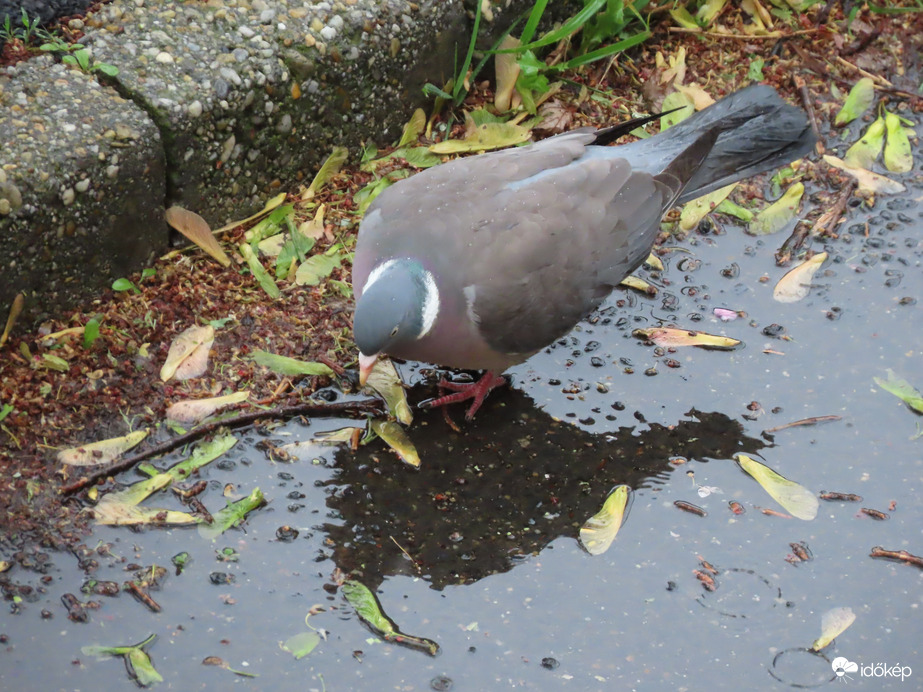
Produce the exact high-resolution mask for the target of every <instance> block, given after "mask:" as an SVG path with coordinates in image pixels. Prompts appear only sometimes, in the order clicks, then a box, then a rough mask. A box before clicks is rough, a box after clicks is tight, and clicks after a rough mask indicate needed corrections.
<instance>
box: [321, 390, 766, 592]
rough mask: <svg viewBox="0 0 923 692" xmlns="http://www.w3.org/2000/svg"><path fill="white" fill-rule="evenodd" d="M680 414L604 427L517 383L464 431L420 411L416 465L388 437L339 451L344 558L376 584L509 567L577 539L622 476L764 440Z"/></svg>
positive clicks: (336, 536) (447, 581) (469, 577)
mask: <svg viewBox="0 0 923 692" xmlns="http://www.w3.org/2000/svg"><path fill="white" fill-rule="evenodd" d="M688 415H689V417H688V418H686V419H685V420H681V421H679V422H677V423H675V424H674V425H670V426H663V425H659V424H649V425H648V426H647V428H646V429H644V430H637V429H636V428H634V427H622V428H619V429H618V430H617V431H614V432H613V434H611V435H607V436H605V437H600V436H598V435H593V434H591V433H588V432H586V431H584V430H581V429H579V428H577V427H575V426H573V425H571V424H569V423H565V422H562V421H559V420H555V419H554V418H552V417H551V416H549V415H548V414H546V413H544V412H543V411H541V410H538V409H536V408H535V407H534V405H533V404H532V402H531V401H530V400H529V398H528V397H526V396H525V395H523V394H522V393H520V392H517V391H516V390H507V391H505V392H503V393H502V394H499V395H498V396H497V398H496V400H495V401H494V402H492V408H491V415H485V416H479V417H478V418H476V419H475V420H474V422H473V423H471V424H468V425H467V426H466V427H465V428H464V429H463V431H462V433H461V434H458V433H455V432H453V431H452V430H451V429H450V428H449V427H448V426H446V424H445V422H444V421H443V420H442V418H441V413H439V412H436V413H429V414H423V415H421V416H419V417H418V418H417V419H416V420H415V422H414V428H413V431H412V432H413V442H414V444H415V445H416V447H417V450H418V451H419V453H420V457H421V459H422V460H423V464H422V467H421V468H420V469H419V470H417V471H415V470H411V469H408V468H406V467H403V466H400V465H398V464H397V463H395V461H394V459H393V458H392V457H391V456H390V454H389V453H388V452H385V451H384V450H383V449H382V448H381V446H379V445H369V446H368V447H363V448H360V449H359V450H358V451H357V452H356V453H351V452H348V451H344V452H341V453H339V454H337V456H336V468H337V473H336V475H335V477H333V478H332V479H331V480H330V481H329V482H328V483H326V485H327V492H328V496H327V505H328V507H329V508H331V509H332V510H335V512H336V515H337V516H338V518H339V519H340V521H338V522H331V523H328V524H327V525H325V527H324V530H325V531H326V532H327V534H328V536H329V539H330V542H331V544H332V545H333V546H335V548H334V551H335V553H334V555H335V560H336V562H337V566H338V567H339V568H340V569H342V570H344V571H347V572H349V571H350V570H354V569H361V571H362V572H363V578H364V579H365V580H366V583H367V584H369V586H370V587H371V588H374V586H375V585H377V584H378V583H380V582H381V581H382V580H383V579H384V578H385V577H387V576H389V575H392V574H408V575H414V576H418V577H421V578H423V579H426V580H427V581H429V582H430V584H431V585H432V586H433V588H436V589H442V588H444V587H446V586H449V585H453V584H464V583H470V582H474V581H477V580H479V579H483V578H484V577H487V576H489V575H491V574H496V573H500V572H507V571H509V570H510V569H512V567H513V566H514V565H515V564H517V562H519V561H521V560H523V559H525V558H527V557H528V556H530V555H536V554H538V553H539V552H540V551H541V550H542V549H543V548H545V546H547V545H548V544H549V543H551V542H552V541H553V540H554V539H556V538H558V537H559V536H569V537H571V538H574V539H576V537H577V533H578V531H579V529H580V526H581V525H582V524H583V523H584V522H585V521H586V520H587V519H588V518H589V517H591V516H593V515H594V514H595V513H596V512H597V511H598V510H599V507H600V506H601V504H602V502H603V501H604V500H605V498H606V496H607V495H608V493H609V491H610V490H611V489H612V487H613V486H614V485H618V484H627V485H628V486H630V487H631V488H632V489H638V488H642V487H646V488H652V489H653V490H652V492H656V491H657V489H658V488H659V487H660V486H662V485H663V484H664V483H665V482H666V479H667V477H668V476H669V474H670V473H671V472H672V471H673V470H674V469H675V467H674V466H673V465H672V464H671V463H670V461H671V459H675V458H676V457H678V456H681V457H685V458H687V459H691V460H692V459H694V460H697V461H700V462H705V461H707V460H709V459H730V458H731V457H732V455H733V454H734V453H735V452H737V451H739V450H740V449H747V450H750V451H751V452H752V451H756V450H758V449H760V448H762V447H764V446H765V443H763V442H761V441H759V440H757V439H753V438H749V437H747V436H745V435H743V432H742V427H741V426H740V424H739V423H737V422H735V421H733V420H731V419H730V418H728V417H727V416H725V415H723V414H720V413H702V412H698V411H691V412H690V413H689V414H688Z"/></svg>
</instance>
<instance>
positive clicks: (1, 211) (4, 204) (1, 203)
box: [0, 198, 13, 216]
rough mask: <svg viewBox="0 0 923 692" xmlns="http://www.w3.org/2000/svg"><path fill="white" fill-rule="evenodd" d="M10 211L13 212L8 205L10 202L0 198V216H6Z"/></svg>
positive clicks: (11, 207)
mask: <svg viewBox="0 0 923 692" xmlns="http://www.w3.org/2000/svg"><path fill="white" fill-rule="evenodd" d="M11 211H13V206H12V205H11V204H10V200H8V199H5V198H0V216H6V215H7V214H9V213H10V212H11Z"/></svg>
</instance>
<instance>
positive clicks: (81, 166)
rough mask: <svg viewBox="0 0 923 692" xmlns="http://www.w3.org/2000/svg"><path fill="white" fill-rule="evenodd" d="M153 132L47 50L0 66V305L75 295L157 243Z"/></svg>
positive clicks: (48, 303) (46, 303)
mask: <svg viewBox="0 0 923 692" xmlns="http://www.w3.org/2000/svg"><path fill="white" fill-rule="evenodd" d="M165 176H166V169H165V166H164V155H163V147H162V146H161V141H160V131H159V130H158V129H157V127H156V126H155V125H154V123H153V122H151V120H150V118H148V117H147V115H146V114H145V113H144V112H143V111H142V110H140V109H139V108H137V107H136V106H135V105H134V104H133V103H132V102H131V101H127V100H125V99H123V98H121V97H120V96H119V95H118V94H117V93H116V92H115V91H113V90H112V89H109V88H106V87H103V86H100V84H99V83H97V82H96V80H95V79H94V78H93V77H91V76H89V75H86V74H84V73H82V72H80V71H78V70H72V69H68V68H65V66H63V65H60V64H55V63H54V62H53V61H52V59H51V58H50V56H43V57H40V58H37V59H35V60H30V61H28V62H24V63H20V64H18V65H16V66H14V67H13V68H10V69H9V70H8V71H7V74H6V75H5V76H0V242H2V243H3V247H4V252H3V253H2V256H0V310H2V316H3V321H5V319H6V315H7V313H8V311H9V309H10V306H11V304H12V301H13V298H14V297H15V296H16V294H17V293H23V294H24V295H25V297H26V299H27V305H29V307H30V308H31V311H30V315H31V316H32V317H40V316H42V315H43V314H50V313H55V312H60V311H61V310H63V309H65V308H68V307H71V306H73V305H76V304H78V303H80V302H82V301H83V300H85V299H86V298H87V297H88V296H90V295H92V294H93V293H94V292H96V291H97V290H98V289H99V288H100V287H102V286H104V285H108V284H111V282H112V277H117V276H119V275H123V274H124V273H126V272H127V271H129V270H133V269H137V268H138V267H140V266H142V265H143V264H144V263H147V262H149V261H150V260H151V259H152V258H153V257H154V253H155V252H156V251H157V250H159V249H161V248H163V247H164V246H165V244H166V242H167V237H168V236H167V229H166V228H165V227H164V223H163V199H164V194H165Z"/></svg>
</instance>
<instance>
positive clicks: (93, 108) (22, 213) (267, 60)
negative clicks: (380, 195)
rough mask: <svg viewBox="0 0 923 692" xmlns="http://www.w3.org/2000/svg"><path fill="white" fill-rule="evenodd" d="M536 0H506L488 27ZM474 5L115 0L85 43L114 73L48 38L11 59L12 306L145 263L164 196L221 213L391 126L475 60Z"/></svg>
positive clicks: (4, 197)
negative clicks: (82, 67)
mask: <svg viewBox="0 0 923 692" xmlns="http://www.w3.org/2000/svg"><path fill="white" fill-rule="evenodd" d="M0 2H2V0H0ZM22 4H23V3H21V2H20V3H17V2H12V3H10V2H7V5H11V6H12V7H13V9H14V10H15V9H16V8H17V7H18V6H19V5H22ZM26 4H28V3H26ZM529 6H531V0H515V1H514V2H512V3H507V2H495V3H493V4H492V7H491V8H489V9H490V12H489V13H488V14H489V19H487V18H486V17H487V15H485V20H484V24H483V27H484V29H483V31H482V33H483V35H484V36H488V35H490V32H495V31H496V28H497V27H500V26H506V25H508V24H509V23H510V22H511V21H512V20H513V19H514V18H515V17H516V16H517V15H518V14H519V13H521V12H522V11H523V10H524V9H525V8H527V7H529ZM3 7H6V5H4V6H3ZM472 7H473V5H472V3H471V2H468V1H467V0H465V1H464V2H463V0H424V1H422V2H408V1H407V0H334V1H333V2H308V1H307V0H302V1H300V2H299V1H298V0H209V1H208V2H204V3H174V2H165V1H163V0H116V1H115V2H112V3H110V4H106V5H103V6H102V7H100V8H99V9H98V10H97V11H96V12H95V13H91V14H90V15H88V16H87V17H85V19H84V24H85V31H86V36H85V37H84V39H82V40H81V42H82V43H83V45H84V46H85V47H86V49H87V50H88V51H89V52H90V54H91V56H92V61H93V64H99V63H108V64H110V65H114V66H116V67H117V68H118V70H119V72H118V75H117V76H115V77H105V76H104V75H102V74H101V73H99V72H91V73H90V74H84V73H83V72H80V71H78V70H76V69H72V68H65V67H64V66H62V65H60V64H56V63H55V62H54V59H53V58H52V57H50V56H47V55H45V56H41V57H39V58H36V59H35V60H32V61H29V62H27V63H20V64H19V65H16V66H13V67H11V68H7V69H6V70H4V71H0V142H2V146H0V176H2V177H0V241H2V242H4V243H5V244H6V247H7V248H8V252H7V253H6V257H5V258H4V259H3V261H2V262H0V318H5V316H6V314H7V313H8V311H9V309H10V306H11V304H12V301H13V299H14V298H15V296H16V295H17V294H18V293H24V294H25V296H26V298H27V301H26V304H27V308H26V310H27V311H26V319H24V322H26V323H28V322H29V321H34V320H35V319H38V318H42V317H44V316H47V315H50V314H60V313H61V312H63V311H64V310H66V309H68V308H71V307H74V306H78V305H85V304H86V301H87V300H88V299H89V298H90V297H92V296H93V295H95V294H96V293H97V292H98V291H99V290H100V289H103V288H105V287H108V286H109V285H111V283H112V281H113V280H114V279H116V278H119V277H120V276H125V275H126V274H129V273H131V272H132V271H136V270H138V269H139V268H140V267H142V266H143V265H144V264H145V263H146V262H147V261H149V259H150V258H152V257H153V256H155V254H156V253H157V252H158V251H160V250H163V249H165V248H166V246H167V240H168V237H169V232H168V229H167V227H166V225H165V223H164V222H163V221H162V214H163V209H164V208H165V207H167V206H170V205H172V204H180V205H182V206H184V207H186V208H188V209H191V210H193V211H195V212H197V213H199V214H201V215H202V216H204V217H205V218H206V219H207V220H208V221H209V222H210V223H212V224H216V225H220V224H223V223H225V222H227V221H230V220H233V219H235V218H242V217H244V216H247V215H248V214H250V213H251V212H252V211H254V210H256V209H259V208H261V207H262V205H263V204H264V203H265V200H266V199H267V197H269V196H271V195H273V194H276V193H277V192H278V191H280V190H282V189H285V188H286V187H290V186H292V185H294V184H297V182H299V181H301V180H305V179H308V180H309V179H310V178H311V177H312V176H313V173H314V171H315V170H316V168H317V166H318V165H319V163H320V162H322V161H323V159H324V158H325V157H326V156H327V154H328V153H329V151H330V149H331V148H332V147H333V146H334V145H341V146H342V145H345V146H348V147H350V149H351V150H352V151H353V152H356V151H357V150H358V147H359V146H360V144H361V143H363V142H365V141H374V142H376V143H377V144H380V145H384V144H388V143H390V142H391V141H392V140H394V139H396V138H397V137H398V136H399V134H400V130H401V127H402V126H403V124H404V122H405V121H406V118H407V117H408V114H409V113H410V112H411V111H412V109H413V108H414V107H416V106H417V105H419V104H421V103H422V102H423V100H424V99H423V96H422V92H421V87H422V85H423V84H424V83H425V82H427V81H432V82H435V83H442V82H444V81H445V80H446V79H448V78H449V77H450V76H451V75H452V73H453V71H454V67H455V61H456V59H457V60H458V61H461V59H462V57H463V56H464V52H465V50H466V48H467V41H468V39H469V37H470V30H471V16H472V13H471V8H472ZM28 9H29V7H27V10H28ZM42 16H43V19H45V16H44V14H43V15H42Z"/></svg>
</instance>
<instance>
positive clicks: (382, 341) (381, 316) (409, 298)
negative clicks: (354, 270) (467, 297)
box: [353, 258, 439, 384]
mask: <svg viewBox="0 0 923 692" xmlns="http://www.w3.org/2000/svg"><path fill="white" fill-rule="evenodd" d="M438 315H439V289H437V288H436V281H435V279H434V278H433V275H432V274H431V273H430V272H428V271H427V270H426V269H425V268H424V267H423V265H422V264H420V263H419V262H417V261H416V260H413V259H409V258H401V259H389V260H387V261H385V262H382V263H381V264H379V265H378V266H377V267H375V268H374V269H373V270H372V272H371V273H370V274H369V278H368V280H366V282H365V286H363V288H362V294H361V296H360V297H359V301H358V302H357V303H356V314H355V315H354V317H353V334H354V336H355V339H356V345H357V346H358V347H359V381H360V383H362V384H365V381H366V379H367V378H368V376H369V373H370V372H371V370H372V367H373V366H374V365H375V360H376V359H377V358H378V356H380V355H382V354H386V353H394V352H395V349H396V348H398V347H400V346H401V345H402V344H406V343H409V342H412V341H415V340H417V339H420V338H422V337H424V336H426V334H427V333H428V332H429V330H430V329H432V328H433V324H434V323H435V322H436V317H437V316H438Z"/></svg>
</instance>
